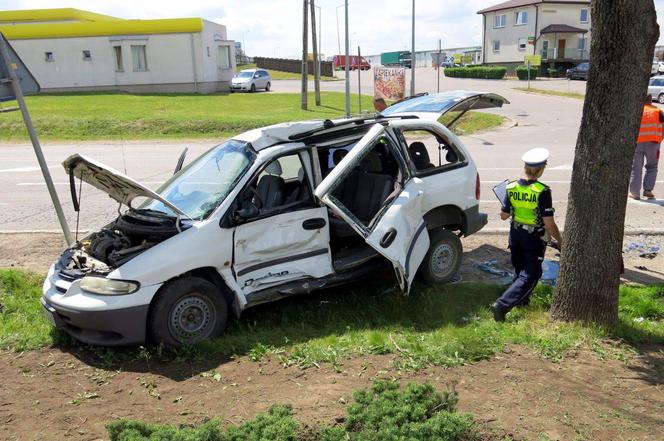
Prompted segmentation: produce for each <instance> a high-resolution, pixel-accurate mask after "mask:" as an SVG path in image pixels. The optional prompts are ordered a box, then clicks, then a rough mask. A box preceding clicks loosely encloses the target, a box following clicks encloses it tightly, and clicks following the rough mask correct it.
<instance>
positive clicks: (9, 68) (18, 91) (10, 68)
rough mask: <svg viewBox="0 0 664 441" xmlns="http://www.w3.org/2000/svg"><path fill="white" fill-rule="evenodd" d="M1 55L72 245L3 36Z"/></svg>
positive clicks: (63, 226)
mask: <svg viewBox="0 0 664 441" xmlns="http://www.w3.org/2000/svg"><path fill="white" fill-rule="evenodd" d="M0 54H1V55H2V58H4V60H5V64H6V66H7V72H9V79H10V80H11V83H12V88H13V89H14V96H15V97H16V102H17V103H18V106H19V107H20V108H21V114H22V115H23V122H24V123H25V127H26V129H27V130H28V134H29V135H30V141H32V147H33V149H34V150H35V155H36V156H37V162H38V163H39V168H41V172H42V175H44V181H46V188H47V189H48V193H49V195H50V196H51V201H52V202H53V207H54V208H55V214H56V215H57V216H58V221H60V227H61V228H62V232H63V234H64V235H65V240H66V241H67V244H68V245H72V244H73V243H74V240H73V238H72V236H71V231H70V230H69V225H67V218H65V213H64V211H63V210H62V205H61V204H60V199H59V198H58V193H57V192H56V191H55V185H53V179H52V178H51V173H50V172H49V170H48V165H46V159H45V158H44V153H43V152H42V148H41V144H40V143H39V137H38V136H37V132H36V131H35V127H34V126H33V125H32V119H31V118H30V113H28V107H27V106H26V104H25V99H24V98H23V91H22V90H21V85H20V84H19V81H18V78H17V77H16V72H14V68H13V66H12V62H11V60H10V59H9V50H8V49H7V45H6V44H5V38H4V37H3V36H2V35H0Z"/></svg>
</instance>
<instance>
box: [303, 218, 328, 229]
mask: <svg viewBox="0 0 664 441" xmlns="http://www.w3.org/2000/svg"><path fill="white" fill-rule="evenodd" d="M325 225H327V222H325V219H323V218H322V217H316V218H314V219H307V220H305V221H304V222H302V228H304V229H305V230H320V229H321V228H323V227H324V226H325Z"/></svg>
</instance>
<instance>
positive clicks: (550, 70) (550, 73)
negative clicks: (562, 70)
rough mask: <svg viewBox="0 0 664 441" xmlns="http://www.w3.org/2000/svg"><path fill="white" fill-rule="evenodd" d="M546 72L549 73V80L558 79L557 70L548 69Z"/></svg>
mask: <svg viewBox="0 0 664 441" xmlns="http://www.w3.org/2000/svg"><path fill="white" fill-rule="evenodd" d="M547 72H548V73H549V76H550V77H551V78H557V77H558V69H552V68H549V69H547Z"/></svg>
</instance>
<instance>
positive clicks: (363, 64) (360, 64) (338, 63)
mask: <svg viewBox="0 0 664 441" xmlns="http://www.w3.org/2000/svg"><path fill="white" fill-rule="evenodd" d="M348 58H349V60H350V66H349V67H350V70H356V69H358V68H359V69H360V70H369V69H371V64H370V63H369V62H368V61H367V59H366V58H364V57H358V56H357V55H350V56H349V57H348ZM332 62H333V63H334V69H335V70H343V69H346V56H345V55H335V56H334V59H333V60H332Z"/></svg>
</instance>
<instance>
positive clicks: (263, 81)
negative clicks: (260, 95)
mask: <svg viewBox="0 0 664 441" xmlns="http://www.w3.org/2000/svg"><path fill="white" fill-rule="evenodd" d="M270 87H272V77H271V76H270V73H269V72H268V71H266V70H265V69H245V70H242V71H240V72H239V73H237V74H236V75H235V76H234V77H233V78H232V79H231V93H232V92H236V91H244V92H256V90H258V89H263V90H265V91H266V92H269V91H270Z"/></svg>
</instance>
